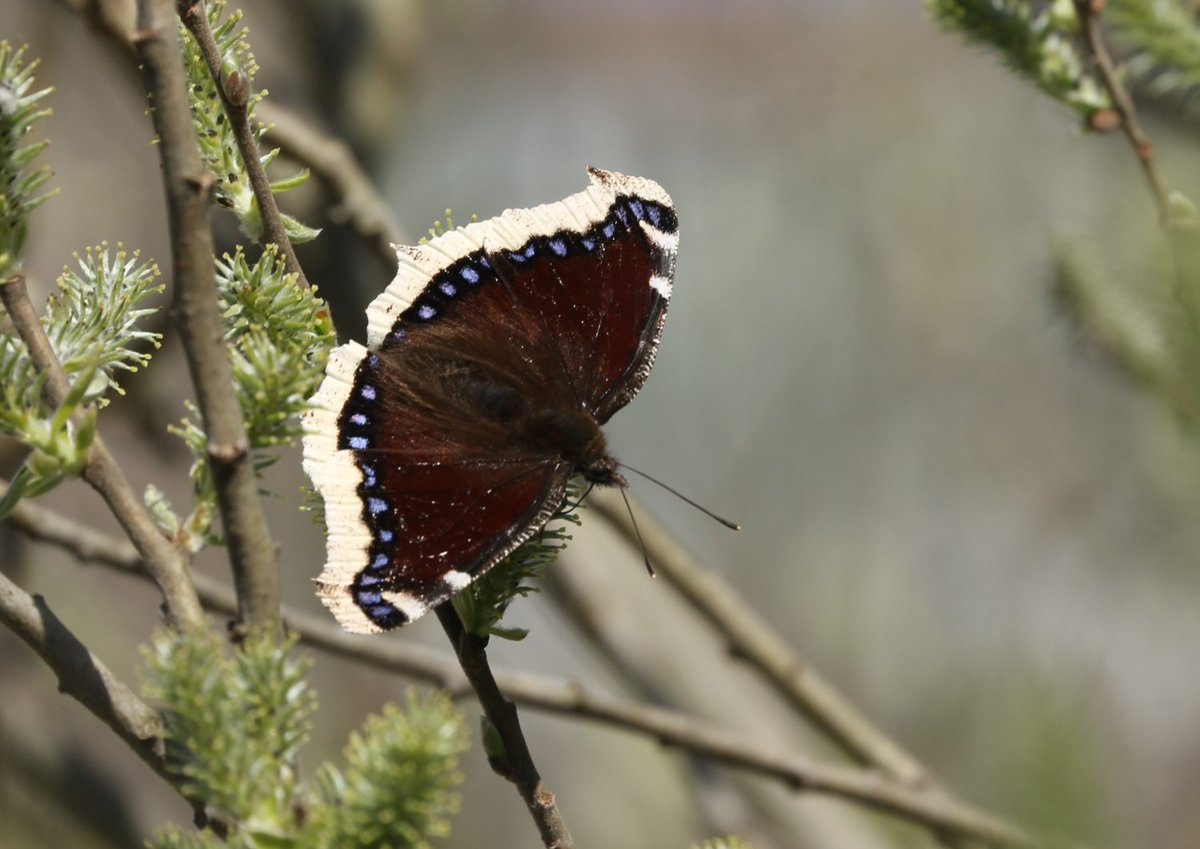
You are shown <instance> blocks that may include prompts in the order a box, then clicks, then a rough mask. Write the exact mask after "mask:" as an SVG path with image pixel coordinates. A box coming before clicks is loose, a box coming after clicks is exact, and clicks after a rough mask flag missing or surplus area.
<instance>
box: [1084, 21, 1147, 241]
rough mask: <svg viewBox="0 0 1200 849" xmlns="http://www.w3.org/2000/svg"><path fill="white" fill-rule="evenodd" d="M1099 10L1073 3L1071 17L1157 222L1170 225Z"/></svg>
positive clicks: (1145, 139) (1143, 134) (1145, 141)
mask: <svg viewBox="0 0 1200 849" xmlns="http://www.w3.org/2000/svg"><path fill="white" fill-rule="evenodd" d="M1103 7H1104V4H1103V0H1075V15H1076V16H1077V17H1078V18H1079V27H1080V30H1081V31H1082V33H1083V42H1084V45H1085V46H1086V47H1087V51H1088V54H1089V55H1090V56H1091V58H1092V64H1093V65H1094V66H1095V68H1096V73H1097V74H1099V76H1100V82H1101V84H1103V86H1104V89H1105V90H1106V91H1107V92H1108V96H1109V97H1110V98H1111V99H1112V102H1113V107H1114V108H1115V109H1116V110H1117V115H1118V116H1119V117H1120V119H1121V130H1122V132H1124V134H1125V138H1127V139H1128V140H1129V145H1130V147H1132V148H1133V153H1134V156H1136V157H1137V160H1138V163H1139V164H1140V165H1141V166H1142V173H1143V174H1144V175H1145V177H1146V182H1147V183H1149V184H1150V191H1151V193H1152V194H1153V195H1154V202H1155V204H1156V205H1157V207H1158V214H1159V218H1160V219H1161V220H1162V221H1163V222H1164V223H1166V222H1169V221H1170V212H1171V203H1170V191H1169V190H1168V188H1167V181H1166V178H1165V177H1164V176H1163V173H1162V171H1161V170H1160V169H1159V167H1158V160H1157V159H1155V158H1154V145H1152V144H1151V143H1150V139H1149V138H1147V137H1146V134H1145V133H1144V132H1142V125H1141V123H1140V122H1139V121H1138V116H1137V109H1136V108H1135V107H1134V105H1133V98H1132V97H1130V95H1129V91H1128V90H1127V89H1126V88H1125V85H1124V84H1123V83H1122V82H1121V78H1120V76H1119V75H1118V74H1117V70H1116V65H1115V64H1114V63H1113V59H1112V54H1111V53H1109V51H1108V44H1107V42H1106V41H1105V38H1104V31H1103V29H1102V28H1101V26H1100V11H1101V10H1102V9H1103Z"/></svg>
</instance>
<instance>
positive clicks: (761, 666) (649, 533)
mask: <svg viewBox="0 0 1200 849" xmlns="http://www.w3.org/2000/svg"><path fill="white" fill-rule="evenodd" d="M610 495H611V493H606V492H600V491H598V492H594V493H592V497H591V499H590V501H589V503H590V504H591V506H592V507H594V508H595V510H596V512H597V513H599V514H600V515H601V516H602V517H603V518H604V519H605V520H606V521H608V523H609V524H610V525H612V526H613V527H615V528H617V530H619V531H620V532H621V533H622V534H623V535H624V536H625V538H626V539H628V540H630V542H631V543H632V544H634V545H637V537H636V531H635V529H634V527H633V524H632V520H631V518H630V516H629V512H628V511H627V510H625V508H624V505H623V503H622V502H621V501H619V500H618V499H616V498H613V497H610ZM636 507H637V505H635V509H636ZM638 516H639V521H638V527H639V528H640V529H641V532H642V539H643V540H644V541H645V543H646V553H647V554H648V555H649V557H650V561H651V562H652V563H653V564H654V568H655V570H656V571H657V572H658V574H659V575H660V576H662V578H664V579H665V580H666V581H667V582H668V583H670V584H671V586H673V587H674V588H675V589H676V590H678V591H679V592H680V594H682V595H683V597H684V598H685V599H686V600H687V601H688V602H689V603H690V604H691V605H692V607H693V608H694V609H695V610H696V611H697V612H698V613H699V614H700V615H701V616H702V617H704V619H705V620H706V621H708V623H709V624H710V625H712V626H713V628H715V629H716V630H717V632H718V633H720V634H721V636H722V637H723V638H724V639H725V640H726V641H727V642H728V644H729V647H730V651H731V652H732V654H733V655H734V656H735V657H738V658H740V659H742V660H744V661H746V662H747V663H749V664H750V665H751V666H753V667H754V668H756V669H758V670H759V672H761V673H762V675H763V676H764V677H765V678H766V679H767V681H768V683H770V684H771V685H772V686H773V687H774V688H775V689H776V690H777V691H778V692H779V693H780V694H781V695H782V696H783V697H784V698H786V699H787V700H788V701H789V702H790V703H791V704H792V705H794V706H795V707H796V708H798V709H799V710H800V711H801V712H802V713H803V714H804V715H805V716H806V717H808V718H809V719H810V720H811V721H812V722H813V723H815V724H816V725H817V726H818V727H819V728H820V729H821V730H822V731H823V732H824V733H825V734H826V735H828V736H829V738H830V739H831V740H833V741H834V742H835V743H837V745H838V746H840V747H841V748H842V749H843V750H844V751H845V752H846V753H847V754H849V755H850V756H851V757H853V758H854V759H855V760H857V761H859V762H860V763H863V764H868V765H870V766H873V767H876V768H878V769H879V770H881V771H882V772H883V773H884V774H886V775H887V776H889V777H890V778H893V779H895V780H897V781H899V782H900V783H902V784H905V785H907V786H909V787H912V788H915V789H922V788H925V787H927V786H928V785H929V782H930V779H929V776H928V773H927V771H926V769H925V767H924V766H923V765H922V764H921V763H920V762H919V761H918V760H917V759H916V758H914V757H913V756H912V755H911V754H909V753H908V752H906V751H905V750H904V749H903V748H901V747H900V746H899V745H898V744H897V743H895V742H894V741H892V740H891V738H889V737H888V736H887V735H886V734H884V733H883V732H882V731H881V730H880V729H878V728H876V727H875V726H874V725H873V724H872V723H871V721H870V720H868V719H867V718H866V717H865V716H863V715H862V714H861V713H860V712H859V711H858V709H857V708H855V707H854V706H853V705H852V704H850V702H849V700H847V699H846V698H845V697H844V696H843V695H842V694H841V693H839V692H838V691H837V689H835V688H834V686H833V685H832V684H830V683H829V682H828V681H826V680H825V679H824V678H822V677H821V676H820V674H819V673H818V672H817V671H816V670H815V669H814V668H813V667H812V666H810V665H809V664H807V663H805V662H804V661H803V660H801V659H800V658H799V657H797V656H796V653H795V651H794V650H793V649H792V647H791V646H789V645H788V644H787V643H786V642H785V641H784V640H783V638H782V637H780V636H779V635H778V634H777V633H776V632H775V631H773V630H772V629H771V628H770V627H768V626H767V625H766V624H765V623H764V622H763V620H762V617H761V616H760V615H758V613H756V612H755V611H754V610H752V609H751V608H750V607H749V606H748V605H747V604H746V603H745V602H744V601H742V599H741V597H740V596H739V595H738V594H737V591H736V590H735V589H734V588H733V587H731V586H729V585H728V584H727V583H725V581H723V580H722V579H721V578H720V577H719V576H718V575H717V574H716V573H715V572H712V571H711V570H708V569H705V568H703V567H702V566H700V564H698V563H697V562H696V561H695V560H694V559H693V558H692V556H691V555H690V554H689V553H688V552H687V550H686V549H685V548H684V546H683V545H682V544H680V543H679V541H678V540H676V539H675V537H674V536H673V535H672V534H671V533H670V531H668V530H667V529H666V527H664V526H663V525H662V524H661V523H660V522H658V521H657V520H656V519H655V518H654V517H653V516H651V515H650V513H649V512H648V511H646V510H644V509H639V510H638Z"/></svg>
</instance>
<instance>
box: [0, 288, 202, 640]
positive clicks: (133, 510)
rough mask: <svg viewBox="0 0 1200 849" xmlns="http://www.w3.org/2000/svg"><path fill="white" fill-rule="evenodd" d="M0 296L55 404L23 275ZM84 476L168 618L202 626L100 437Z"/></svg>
mask: <svg viewBox="0 0 1200 849" xmlns="http://www.w3.org/2000/svg"><path fill="white" fill-rule="evenodd" d="M0 300H3V302H4V308H5V310H7V312H8V316H9V320H10V321H11V322H12V326H13V328H14V329H15V330H16V331H17V334H18V335H19V336H20V337H21V340H22V341H23V342H24V343H25V347H26V348H27V349H28V350H29V356H30V359H31V360H32V362H33V364H34V365H35V366H36V367H37V369H38V371H39V372H40V373H41V374H42V375H44V376H45V384H44V390H43V392H44V395H45V398H46V401H47V402H48V403H49V404H50V405H51V406H53V407H58V406H59V405H61V404H62V403H63V400H64V399H65V398H66V397H67V394H68V392H69V391H70V384H69V382H68V380H67V376H66V374H65V373H64V372H63V369H62V365H61V363H59V361H58V357H57V356H56V355H55V353H54V349H53V348H52V347H51V345H50V340H49V339H48V338H47V337H46V331H45V329H44V328H43V327H42V323H41V321H40V320H39V319H38V316H37V312H36V311H35V310H34V308H33V304H32V303H31V302H30V300H29V291H28V289H27V288H26V286H25V278H24V277H23V276H21V275H16V276H14V277H11V278H9V279H8V280H5V281H2V282H0ZM83 479H84V480H85V481H87V483H88V484H90V485H91V486H92V488H93V489H95V490H96V491H97V492H98V493H99V494H100V496H101V497H102V498H103V499H104V501H105V502H106V503H107V504H108V507H109V509H110V510H111V511H112V514H113V515H114V516H115V517H116V518H117V521H118V522H120V523H121V527H122V528H124V529H125V532H126V533H127V534H128V535H129V539H130V540H131V541H132V542H133V544H134V546H136V548H137V551H138V552H139V554H140V555H141V556H142V558H143V559H144V560H145V563H146V570H147V571H148V572H149V573H150V575H152V576H153V578H154V582H155V583H156V584H158V588H159V589H160V590H161V591H162V594H163V599H164V601H165V602H166V606H167V614H168V616H169V617H170V619H171V621H172V623H173V624H174V625H175V626H176V627H178V628H180V629H182V630H190V629H192V628H200V627H203V626H204V624H205V619H204V611H203V610H202V609H201V607H200V601H199V599H198V598H197V597H196V591H195V588H194V587H193V586H192V584H191V581H190V580H189V579H188V573H187V561H186V559H185V557H184V555H183V553H182V552H180V550H179V549H177V548H176V547H175V546H174V545H172V544H171V543H170V541H169V540H167V538H166V537H165V536H163V534H162V531H161V530H160V529H159V527H158V525H157V524H156V523H155V521H154V517H153V516H151V515H150V512H149V511H148V510H147V509H146V506H145V504H144V503H143V502H142V500H141V499H140V498H138V496H137V493H135V492H134V490H133V486H132V485H131V484H130V483H129V479H128V478H126V477H125V473H124V471H123V470H122V469H121V466H120V465H119V464H118V463H117V461H116V459H115V458H114V457H113V456H112V454H111V453H109V450H108V447H107V446H106V445H105V443H104V440H103V439H101V438H100V437H99V436H96V437H95V439H94V440H93V441H92V446H91V448H90V449H89V451H88V456H87V462H86V464H85V465H84V468H83Z"/></svg>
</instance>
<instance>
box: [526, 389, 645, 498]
mask: <svg viewBox="0 0 1200 849" xmlns="http://www.w3.org/2000/svg"><path fill="white" fill-rule="evenodd" d="M522 428H523V433H524V436H525V438H526V439H527V440H528V442H529V444H530V445H532V446H534V447H536V448H540V449H545V450H550V451H557V452H559V453H560V454H561V455H562V457H563V459H565V460H567V461H568V462H569V463H571V465H572V466H574V467H575V471H577V472H578V473H579V474H581V475H583V476H584V477H585V478H587V480H588V481H590V482H591V483H595V484H601V485H615V486H623V485H624V483H625V481H624V480H623V479H622V478H621V476H620V475H619V474H617V461H616V460H614V459H613V458H612V457H610V456H609V454H608V444H607V443H606V442H605V440H604V433H603V432H602V431H601V430H600V425H598V424H597V423H596V420H595V419H594V418H592V416H591V415H590V414H589V413H588V412H587V411H586V410H572V409H562V408H557V407H548V408H544V409H540V410H534V411H533V412H532V413H531V414H530V415H529V416H527V417H526V418H525V420H524V421H523V422H522Z"/></svg>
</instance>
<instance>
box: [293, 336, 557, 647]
mask: <svg viewBox="0 0 1200 849" xmlns="http://www.w3.org/2000/svg"><path fill="white" fill-rule="evenodd" d="M403 380H404V376H403V374H402V373H398V366H397V363H396V362H395V361H394V360H389V358H387V357H386V356H380V355H378V354H375V353H373V352H369V351H367V350H366V349H365V348H363V347H362V346H361V345H358V344H357V343H353V342H352V343H350V344H347V345H343V346H341V347H339V348H337V349H335V350H334V351H333V352H332V353H331V355H330V360H329V363H328V364H327V366H326V379H325V381H324V383H322V385H321V388H320V390H319V391H318V393H317V395H316V396H315V397H314V398H313V401H312V403H313V407H312V408H311V409H310V410H309V411H308V412H307V413H306V414H305V421H304V425H305V430H306V432H307V435H306V436H305V439H304V469H305V471H306V472H307V473H308V475H309V477H310V478H311V479H312V481H313V484H314V486H315V487H316V488H317V491H318V492H319V493H320V495H321V497H322V499H323V500H324V502H325V522H326V525H327V526H328V533H329V536H328V539H327V543H326V547H327V560H326V564H325V569H324V571H323V572H322V573H321V576H320V577H319V578H318V579H317V586H318V590H317V594H318V596H319V597H320V598H321V601H322V602H324V604H325V605H326V606H327V607H328V608H329V609H330V610H331V611H332V612H333V614H334V616H335V617H336V618H337V620H338V623H339V624H340V625H341V626H342V627H343V628H344V629H346V630H347V631H350V632H353V633H373V632H378V631H383V630H388V629H391V628H396V627H399V626H400V625H404V624H406V623H408V622H411V621H412V620H414V619H416V618H417V617H419V616H421V615H423V614H424V613H425V612H426V611H427V610H428V609H429V608H431V607H433V606H435V605H437V604H440V603H441V602H442V601H445V600H446V599H447V598H449V597H450V596H451V595H453V594H454V593H455V592H457V591H459V590H461V589H462V588H463V587H465V586H467V585H468V584H469V583H470V582H471V581H472V580H473V579H474V578H475V577H476V576H477V575H478V574H479V573H480V572H481V571H483V570H486V569H487V568H489V567H490V566H491V565H493V564H494V563H496V562H498V561H499V560H500V559H501V558H503V557H504V556H506V555H507V554H509V553H510V552H511V551H513V550H514V549H516V548H517V547H518V546H519V545H521V544H522V543H524V542H525V541H527V540H528V539H530V538H531V537H532V536H533V535H534V534H535V533H536V532H537V531H538V530H539V529H540V528H541V527H542V525H544V524H545V523H546V521H547V520H548V519H549V518H550V516H551V515H552V514H553V513H554V511H555V510H556V509H557V508H558V507H559V505H561V503H562V501H563V498H564V494H565V487H566V482H567V478H568V477H569V474H570V469H569V467H568V466H566V465H565V464H563V463H562V462H560V461H557V460H555V459H554V458H550V457H546V456H544V455H538V454H535V453H529V452H521V451H519V450H510V451H507V452H504V451H498V450H496V449H494V448H493V449H492V450H483V449H481V447H480V444H481V443H482V444H485V445H486V444H489V440H488V437H489V436H493V434H488V433H477V432H472V431H471V430H470V429H469V428H468V427H467V423H462V422H460V423H459V426H458V427H457V428H449V429H448V428H447V422H446V421H445V420H444V419H439V418H437V417H436V415H435V411H433V410H431V409H430V408H428V407H426V406H424V405H419V404H411V403H405V402H404V398H405V393H404V391H403V386H402V385H401V384H402V382H403ZM380 425H384V426H380ZM480 426H481V427H484V428H486V423H485V424H483V425H480ZM490 444H492V445H494V444H495V443H494V440H493V441H492V442H491V443H490Z"/></svg>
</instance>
